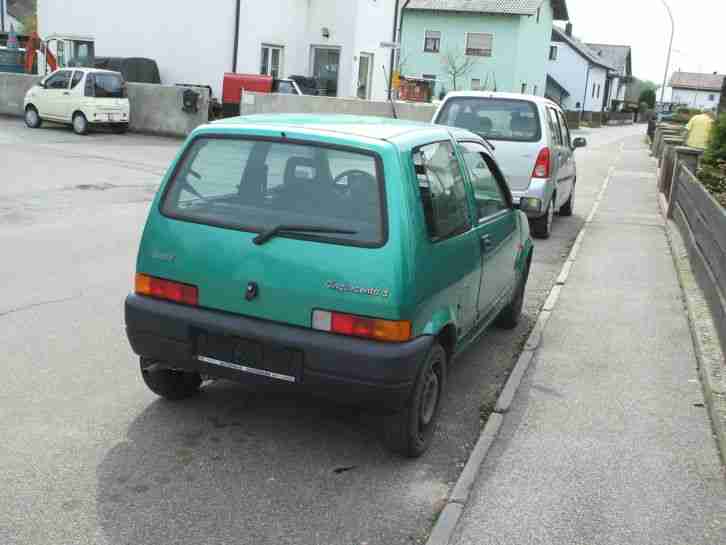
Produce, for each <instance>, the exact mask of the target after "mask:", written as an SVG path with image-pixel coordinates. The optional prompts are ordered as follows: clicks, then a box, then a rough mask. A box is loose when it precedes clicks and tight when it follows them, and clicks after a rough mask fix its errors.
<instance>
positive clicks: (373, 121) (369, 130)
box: [211, 114, 449, 141]
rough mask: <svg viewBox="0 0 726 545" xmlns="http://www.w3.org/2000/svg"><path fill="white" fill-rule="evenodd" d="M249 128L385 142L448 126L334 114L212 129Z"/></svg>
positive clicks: (267, 118)
mask: <svg viewBox="0 0 726 545" xmlns="http://www.w3.org/2000/svg"><path fill="white" fill-rule="evenodd" d="M250 125H256V126H258V127H260V128H262V127H266V128H274V129H281V128H282V127H287V128H288V129H305V130H308V131H320V132H326V133H338V134H343V135H347V136H354V137H363V138H371V139H374V140H387V141H391V140H395V139H396V138H398V137H401V136H403V135H411V134H413V133H417V132H422V133H423V132H428V133H430V132H432V131H437V130H438V131H445V130H447V129H449V127H443V126H439V125H432V124H431V123H421V122H417V121H407V120H401V119H391V118H387V117H373V116H359V115H337V114H335V115H315V114H256V115H247V116H241V117H231V118H227V119H221V120H219V121H215V122H214V123H212V125H211V126H214V127H228V128H235V127H240V126H247V127H249V126H250Z"/></svg>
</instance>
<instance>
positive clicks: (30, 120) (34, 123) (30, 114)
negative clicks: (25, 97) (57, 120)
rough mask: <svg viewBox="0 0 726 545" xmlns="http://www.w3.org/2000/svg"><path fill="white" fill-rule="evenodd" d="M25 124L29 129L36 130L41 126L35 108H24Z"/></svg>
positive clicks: (41, 121) (40, 120)
mask: <svg viewBox="0 0 726 545" xmlns="http://www.w3.org/2000/svg"><path fill="white" fill-rule="evenodd" d="M25 124H26V125H27V126H28V127H29V128H31V129H38V128H40V126H41V125H42V124H43V120H42V119H41V118H40V114H39V113H38V110H36V109H35V106H28V107H27V108H25Z"/></svg>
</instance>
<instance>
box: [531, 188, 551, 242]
mask: <svg viewBox="0 0 726 545" xmlns="http://www.w3.org/2000/svg"><path fill="white" fill-rule="evenodd" d="M554 217H555V197H554V196H553V197H552V201H550V203H549V205H547V211H546V212H545V213H544V214H543V215H542V216H540V217H539V218H535V219H533V220H532V221H531V225H532V234H533V235H534V236H536V237H537V238H550V235H551V234H552V222H553V220H554Z"/></svg>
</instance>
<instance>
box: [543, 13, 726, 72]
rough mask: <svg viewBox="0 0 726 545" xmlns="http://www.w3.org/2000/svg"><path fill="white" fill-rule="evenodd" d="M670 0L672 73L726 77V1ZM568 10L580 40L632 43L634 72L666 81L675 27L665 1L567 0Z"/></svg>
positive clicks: (620, 43) (562, 24)
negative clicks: (672, 50) (714, 74)
mask: <svg viewBox="0 0 726 545" xmlns="http://www.w3.org/2000/svg"><path fill="white" fill-rule="evenodd" d="M666 1H667V2H668V4H669V5H670V7H671V10H672V11H673V18H674V19H675V22H676V37H675V40H674V42H673V48H674V50H675V51H674V52H673V57H672V60H671V70H670V73H672V72H673V71H674V70H677V69H679V68H680V69H682V70H685V71H687V72H706V73H711V72H715V71H718V72H719V73H721V74H726V36H725V35H726V27H725V26H724V25H725V24H726V0H666ZM567 7H568V9H569V12H570V20H571V22H572V24H573V25H574V34H575V36H577V37H578V38H580V39H581V40H583V41H585V42H594V43H610V44H618V45H630V46H631V47H632V48H633V74H634V75H635V76H637V77H639V78H641V79H649V80H652V81H655V82H657V83H658V84H659V85H660V84H661V83H662V81H663V71H664V69H665V63H666V55H667V52H668V40H669V39H670V32H671V25H670V20H669V19H668V12H667V11H666V9H665V8H664V7H663V3H662V2H661V0H609V1H608V2H600V1H596V0H567ZM556 24H558V25H561V26H564V23H562V22H557V23H556Z"/></svg>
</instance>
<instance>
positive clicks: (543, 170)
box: [532, 148, 551, 178]
mask: <svg viewBox="0 0 726 545" xmlns="http://www.w3.org/2000/svg"><path fill="white" fill-rule="evenodd" d="M550 163H551V161H550V148H542V151H540V152H539V155H538V156H537V162H536V163H535V164H534V170H533V171H532V178H549V177H550Z"/></svg>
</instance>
